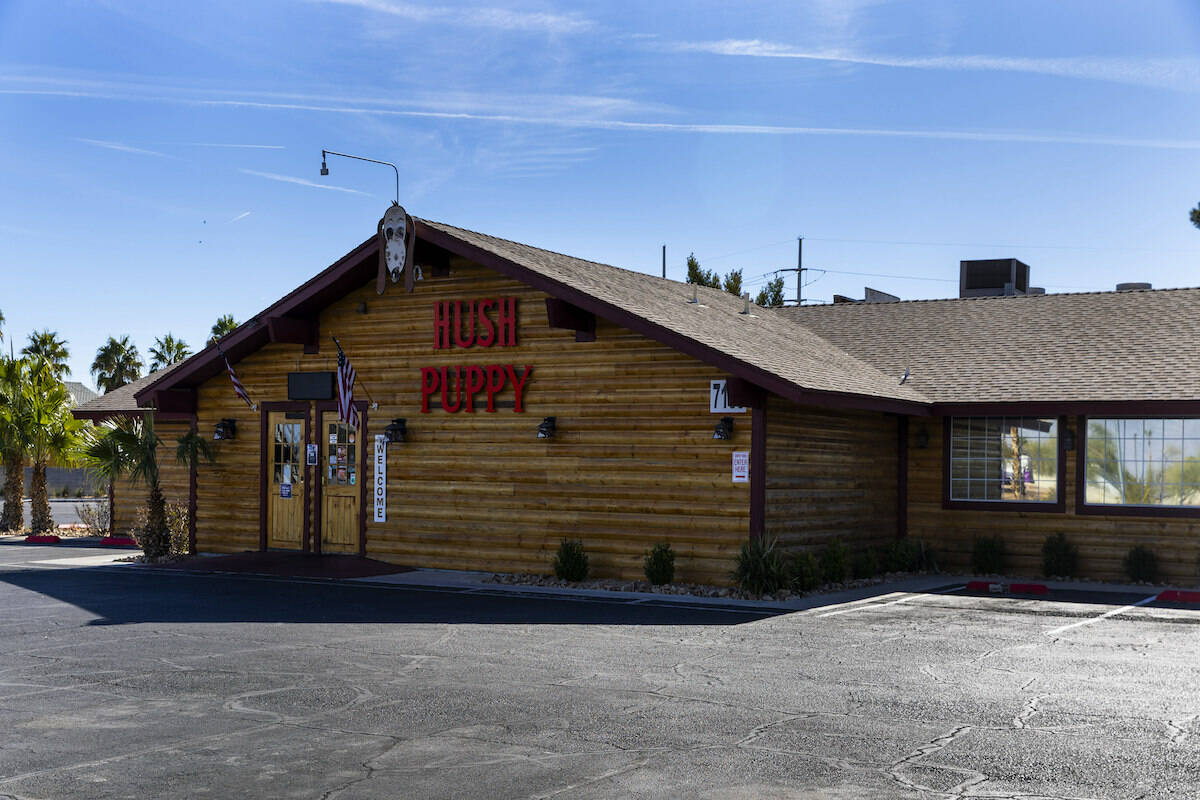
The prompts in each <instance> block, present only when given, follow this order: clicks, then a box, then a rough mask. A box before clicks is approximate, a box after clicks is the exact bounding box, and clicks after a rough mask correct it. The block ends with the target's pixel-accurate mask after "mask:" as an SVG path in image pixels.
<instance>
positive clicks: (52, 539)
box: [25, 533, 62, 544]
mask: <svg viewBox="0 0 1200 800" xmlns="http://www.w3.org/2000/svg"><path fill="white" fill-rule="evenodd" d="M61 541H62V539H60V538H59V537H57V536H55V535H54V534H53V533H39V534H36V535H35V534H32V533H31V534H30V535H28V536H26V537H25V543H26V544H58V543H59V542H61Z"/></svg>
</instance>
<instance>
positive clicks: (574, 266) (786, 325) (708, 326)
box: [422, 220, 925, 403]
mask: <svg viewBox="0 0 1200 800" xmlns="http://www.w3.org/2000/svg"><path fill="white" fill-rule="evenodd" d="M422 222H423V223H424V225H425V226H427V227H429V228H433V229H435V230H439V231H442V232H444V233H446V234H447V235H449V236H451V237H453V238H455V239H457V240H459V241H462V242H465V243H467V244H469V245H473V246H474V247H477V248H479V249H481V250H484V251H486V252H488V253H491V254H493V255H495V256H498V257H500V258H502V259H505V260H506V261H509V262H512V263H514V264H518V265H521V266H523V267H525V268H527V269H529V270H531V271H533V272H535V273H537V274H538V275H539V276H541V277H542V278H545V279H548V280H549V281H552V282H554V283H556V284H560V285H562V286H564V287H568V288H571V289H575V290H577V291H578V292H580V293H582V294H584V295H586V296H588V297H590V298H593V299H594V300H596V301H599V302H600V303H602V304H605V305H607V306H610V307H614V308H617V309H621V310H623V311H625V312H627V313H628V314H630V315H633V316H634V317H637V318H639V319H641V320H644V321H646V322H648V323H650V324H651V325H653V326H657V327H658V328H661V329H664V330H665V331H668V332H671V333H674V334H677V335H679V336H682V337H686V338H687V339H690V340H692V341H694V342H697V343H699V344H701V345H703V346H705V347H707V348H711V350H712V351H715V352H716V353H719V354H722V355H724V356H726V357H728V358H730V359H733V360H735V361H737V362H741V363H742V364H744V365H747V366H748V367H750V368H752V369H757V370H761V371H763V372H765V373H769V374H772V375H775V376H778V377H779V378H782V379H783V380H784V381H787V382H788V383H790V384H792V385H794V386H796V387H798V388H800V389H802V390H807V391H813V392H830V393H839V394H849V395H858V396H863V397H871V398H883V399H889V400H899V401H908V402H912V403H922V402H924V401H925V398H924V397H922V395H921V394H920V392H919V391H918V390H917V389H916V388H915V387H912V386H901V385H899V381H898V379H897V377H896V376H893V375H890V374H885V373H884V372H881V371H879V370H878V369H876V368H875V367H873V366H871V365H870V364H868V363H866V362H865V361H863V360H861V359H859V358H858V357H856V356H853V355H850V354H849V353H847V352H845V351H844V350H842V349H839V348H838V347H836V346H834V345H832V344H831V343H830V342H829V341H827V340H826V339H824V338H822V337H821V336H820V335H818V334H816V333H813V332H809V331H806V330H804V329H802V328H797V327H796V326H795V325H793V324H791V323H790V321H789V320H787V319H786V318H783V317H781V316H780V315H778V314H777V313H774V312H772V311H769V310H766V309H762V308H759V307H757V306H754V305H751V307H750V308H751V313H750V314H743V313H741V312H742V311H743V310H744V308H745V304H744V301H743V300H742V299H741V298H738V297H736V296H734V295H731V294H729V293H728V292H724V291H721V290H720V289H709V288H704V287H698V289H697V293H698V295H697V296H698V300H699V302H697V303H692V302H690V300H691V298H692V287H691V286H688V285H687V284H683V283H679V282H678V281H673V280H668V279H665V278H659V277H656V276H653V275H647V274H645V273H641V272H633V271H630V270H626V269H621V268H619V267H613V266H609V265H607V264H600V263H597V262H594V261H586V260H584V259H581V258H574V257H572V256H568V255H563V254H562V253H555V252H552V251H550V250H542V249H540V248H537V247H530V246H529V245H525V244H520V243H518V242H512V241H509V240H507V239H500V238H497V237H495V236H488V235H486V234H482V233H477V232H475V231H469V230H465V229H463V228H456V227H454V226H452V225H447V224H445V223H441V222H430V221H428V220H422ZM601 316H606V315H605V314H603V313H601Z"/></svg>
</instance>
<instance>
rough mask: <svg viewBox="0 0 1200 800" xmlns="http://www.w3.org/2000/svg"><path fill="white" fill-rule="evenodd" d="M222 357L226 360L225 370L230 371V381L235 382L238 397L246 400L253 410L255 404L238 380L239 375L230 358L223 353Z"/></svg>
mask: <svg viewBox="0 0 1200 800" xmlns="http://www.w3.org/2000/svg"><path fill="white" fill-rule="evenodd" d="M221 357H222V358H224V359H225V369H227V370H229V380H231V381H233V391H234V393H235V394H236V395H237V396H238V397H240V398H242V399H243V400H245V401H246V405H248V406H250V408H251V409H253V408H254V403H251V402H250V395H248V394H246V387H245V386H242V382H241V381H239V380H238V376H237V373H236V372H234V371H233V365H232V364H230V363H229V356H227V355H225V354H224V353H222V354H221Z"/></svg>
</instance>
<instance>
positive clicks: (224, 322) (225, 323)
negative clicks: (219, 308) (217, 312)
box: [208, 314, 238, 342]
mask: <svg viewBox="0 0 1200 800" xmlns="http://www.w3.org/2000/svg"><path fill="white" fill-rule="evenodd" d="M237 326H238V324H237V323H236V322H234V319H233V314H223V315H221V316H219V317H217V322H216V324H215V325H213V326H212V335H211V336H210V337H208V340H209V341H210V342H215V341H217V340H218V339H223V338H225V337H226V336H228V335H229V334H230V333H233V330H234V329H235V328H236V327H237Z"/></svg>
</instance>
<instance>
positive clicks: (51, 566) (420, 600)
mask: <svg viewBox="0 0 1200 800" xmlns="http://www.w3.org/2000/svg"><path fill="white" fill-rule="evenodd" d="M99 552H100V551H95V550H89V549H86V548H81V547H78V546H76V547H34V546H29V545H24V544H15V543H2V544H0V607H2V608H3V609H4V611H3V614H2V616H0V642H3V646H2V647H0V798H2V797H12V798H63V797H86V798H134V797H136V798H146V797H168V796H169V797H176V798H190V797H219V798H227V797H256V798H257V797H263V798H329V800H334V799H336V800H352V799H354V798H368V797H370V798H400V797H402V798H443V797H454V798H487V799H488V800H498V799H499V798H510V797H513V798H517V797H520V798H551V797H558V798H602V797H603V798H608V797H649V798H675V797H697V798H731V799H732V798H736V799H737V800H752V799H754V798H861V797H869V798H959V797H962V798H965V797H992V798H999V797H1003V798H1129V799H1130V800H1132V798H1166V797H1171V798H1196V797H1200V738H1198V737H1200V730H1198V727H1200V726H1198V723H1197V718H1198V716H1200V693H1198V691H1197V690H1198V688H1200V658H1198V654H1200V627H1197V626H1198V625H1200V611H1195V610H1191V609H1187V608H1166V607H1161V606H1160V605H1159V604H1156V603H1153V602H1148V601H1146V602H1143V601H1144V600H1145V598H1138V597H1134V596H1132V595H1130V596H1128V597H1120V598H1107V599H1110V600H1113V601H1114V602H1111V603H1106V602H1103V600H1105V599H1106V598H1098V597H1094V596H1093V597H1076V598H1070V599H1071V602H1057V601H1053V600H1052V601H1045V600H1032V599H1013V598H993V597H977V596H965V595H962V594H961V593H953V592H950V593H943V594H910V593H896V594H893V593H890V592H886V591H884V592H883V593H882V594H881V595H880V596H878V597H876V598H873V599H870V600H867V601H864V602H859V603H854V604H850V605H841V606H836V607H828V606H827V607H819V608H813V609H810V610H807V611H803V612H797V613H791V614H783V615H771V616H765V615H763V614H762V613H759V612H753V611H746V610H732V609H720V608H716V609H704V608H694V607H684V606H678V605H673V604H671V603H653V602H637V603H631V602H628V601H621V602H607V601H595V600H572V599H562V598H558V599H556V598H545V597H521V596H514V595H504V594H500V593H488V592H480V591H471V592H449V591H438V590H425V589H413V588H401V587H396V586H380V585H369V584H355V583H332V582H328V581H320V580H303V579H275V578H256V577H253V576H222V575H194V574H188V573H168V572H160V571H151V570H144V569H142V568H139V567H129V566H123V567H87V566H80V565H79V564H80V563H81V562H78V561H72V562H69V563H46V562H50V561H55V560H58V559H77V558H86V557H89V556H93V555H97V554H98V553H99ZM1148 594H1149V593H1148ZM1139 603H1140V604H1139Z"/></svg>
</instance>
